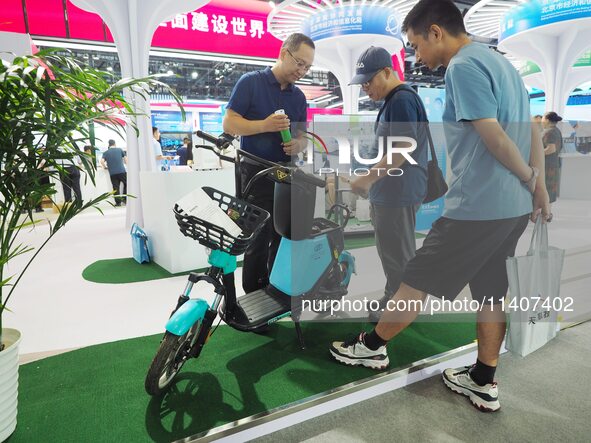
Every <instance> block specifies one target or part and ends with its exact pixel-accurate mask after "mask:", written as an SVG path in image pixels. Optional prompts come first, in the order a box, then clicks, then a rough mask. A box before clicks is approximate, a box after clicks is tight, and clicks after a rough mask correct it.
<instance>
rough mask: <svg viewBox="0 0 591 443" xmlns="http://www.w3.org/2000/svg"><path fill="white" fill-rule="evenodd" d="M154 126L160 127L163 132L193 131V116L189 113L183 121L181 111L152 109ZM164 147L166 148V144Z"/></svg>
mask: <svg viewBox="0 0 591 443" xmlns="http://www.w3.org/2000/svg"><path fill="white" fill-rule="evenodd" d="M152 126H156V127H157V128H158V129H160V133H161V134H164V133H166V132H186V133H191V132H192V124H191V116H190V115H189V114H188V113H187V115H186V118H185V120H184V121H183V118H182V115H181V113H180V111H152ZM181 140H182V139H181ZM162 147H163V148H164V145H163V146H162Z"/></svg>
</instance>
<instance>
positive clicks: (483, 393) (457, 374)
mask: <svg viewBox="0 0 591 443" xmlns="http://www.w3.org/2000/svg"><path fill="white" fill-rule="evenodd" d="M470 368H472V366H465V367H463V368H457V369H446V370H445V371H443V374H442V375H443V383H445V385H446V386H447V387H448V388H449V389H451V390H452V391H454V392H456V393H458V394H461V395H464V396H466V397H468V399H469V400H470V402H471V403H472V404H473V405H474V406H475V407H476V408H478V409H479V410H480V411H482V412H495V411H498V410H499V409H500V408H501V405H500V403H499V388H498V387H497V383H496V382H493V383H488V384H486V385H484V386H480V385H478V384H476V382H475V381H474V380H472V377H471V376H470Z"/></svg>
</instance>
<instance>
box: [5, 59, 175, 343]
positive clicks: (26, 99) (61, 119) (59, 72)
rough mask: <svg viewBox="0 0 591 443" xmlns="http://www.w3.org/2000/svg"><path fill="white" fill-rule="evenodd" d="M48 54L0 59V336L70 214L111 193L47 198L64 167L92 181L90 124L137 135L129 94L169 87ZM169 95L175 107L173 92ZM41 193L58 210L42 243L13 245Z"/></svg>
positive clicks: (145, 94) (153, 79)
mask: <svg viewBox="0 0 591 443" xmlns="http://www.w3.org/2000/svg"><path fill="white" fill-rule="evenodd" d="M53 52H54V51H52V50H46V51H42V52H40V53H38V54H36V55H34V56H27V57H17V58H15V59H14V60H13V61H12V62H10V63H9V62H6V61H2V65H1V66H0V192H1V195H2V197H1V200H0V331H1V328H2V313H3V311H4V310H5V309H6V304H7V302H8V300H9V299H10V296H11V295H12V293H13V291H14V288H15V287H16V284H17V283H18V282H19V280H20V279H21V277H22V275H23V273H24V272H25V271H26V269H27V268H28V267H29V265H30V263H31V262H32V261H33V260H34V258H35V257H36V256H37V254H38V253H39V251H40V250H41V248H42V247H43V246H44V245H45V244H46V243H47V241H48V240H49V239H50V238H51V237H52V236H53V235H54V234H55V233H56V232H57V231H59V229H61V228H62V227H63V226H64V225H65V224H66V223H67V222H68V221H70V220H71V219H72V218H73V217H75V216H76V215H77V214H79V213H80V212H82V211H83V210H85V209H87V208H90V207H95V208H97V209H98V206H97V205H98V204H99V203H100V202H102V201H105V200H106V199H107V198H109V196H110V195H111V193H105V194H102V195H100V196H98V197H97V198H95V199H93V200H88V201H84V202H80V201H74V202H72V203H69V204H66V205H64V206H63V207H58V206H57V205H55V201H54V200H53V199H54V197H55V195H56V192H57V191H56V189H55V184H54V182H59V175H60V172H62V171H64V168H66V167H69V166H72V165H74V166H75V167H77V168H78V169H80V171H82V172H84V173H86V176H87V178H88V179H90V180H91V181H92V183H93V184H94V180H95V174H96V166H95V163H94V161H93V159H92V156H91V155H90V154H87V153H84V152H83V150H82V148H83V146H84V145H86V144H88V140H89V138H90V134H89V124H90V123H94V124H95V125H102V126H109V127H111V128H114V129H115V130H116V131H117V132H119V133H120V134H123V133H124V121H125V122H126V123H127V124H129V125H131V127H132V128H134V129H135V130H136V133H137V128H136V126H135V125H134V122H135V118H136V117H137V116H139V115H140V114H138V113H137V112H136V111H135V110H134V108H133V107H132V106H131V105H130V104H129V102H128V101H129V100H128V97H132V95H131V94H130V93H131V92H135V93H136V94H139V95H140V96H141V97H143V98H144V99H145V100H146V101H147V102H149V90H150V88H154V87H164V88H166V89H167V88H168V87H167V86H166V85H165V84H163V83H162V82H160V81H158V80H157V76H150V77H146V78H141V79H121V80H119V81H116V82H114V79H113V77H112V75H111V74H109V73H107V72H102V71H98V70H96V69H93V68H89V67H87V66H84V65H81V64H79V63H78V62H76V61H75V60H74V59H72V58H70V57H64V56H58V55H55V54H54V53H53ZM169 92H170V93H171V94H172V95H173V96H174V97H175V99H176V100H177V102H179V104H180V99H179V98H178V97H177V96H176V94H174V92H172V91H169ZM181 109H182V107H181ZM183 113H184V112H183ZM48 176H49V177H53V178H54V180H50V183H48V184H43V180H42V179H43V178H45V177H48ZM43 196H48V197H49V198H50V200H51V201H52V202H53V204H54V205H55V206H56V207H57V208H58V210H59V216H58V218H57V220H55V222H54V223H53V224H50V225H49V232H48V236H47V239H46V240H45V242H44V243H43V244H42V245H41V247H39V248H37V249H36V250H35V249H34V248H32V247H30V246H28V245H25V244H21V243H18V234H19V232H20V231H21V230H22V229H23V228H25V227H27V226H30V225H32V224H34V223H35V222H34V221H33V218H32V210H33V208H35V207H36V206H37V205H38V204H39V203H40V202H41V199H42V198H43ZM99 210H100V209H99ZM23 212H24V213H26V215H23ZM23 254H28V255H29V256H30V257H29V260H28V261H27V263H26V266H25V267H24V269H22V271H20V272H19V273H18V274H16V275H8V276H7V275H5V271H6V265H7V264H8V263H9V262H10V261H11V260H12V259H14V258H15V257H18V256H20V255H23ZM0 338H1V336H0Z"/></svg>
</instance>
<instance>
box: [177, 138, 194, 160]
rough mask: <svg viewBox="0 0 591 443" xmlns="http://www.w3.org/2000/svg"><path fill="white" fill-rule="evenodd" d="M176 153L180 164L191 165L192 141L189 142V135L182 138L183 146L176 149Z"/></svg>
mask: <svg viewBox="0 0 591 443" xmlns="http://www.w3.org/2000/svg"><path fill="white" fill-rule="evenodd" d="M176 155H178V156H179V165H180V166H186V165H188V166H192V165H193V143H191V140H189V137H185V138H184V139H183V146H181V147H180V148H178V149H177V151H176Z"/></svg>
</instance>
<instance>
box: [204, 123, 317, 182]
mask: <svg viewBox="0 0 591 443" xmlns="http://www.w3.org/2000/svg"><path fill="white" fill-rule="evenodd" d="M195 134H196V135H197V136H198V137H201V138H202V139H203V140H206V141H208V142H210V143H211V144H213V145H214V146H215V147H217V148H218V149H225V148H227V147H228V146H230V144H231V143H232V141H233V140H234V139H235V137H233V136H231V135H229V134H226V133H223V134H222V135H220V136H219V137H216V136H214V135H211V134H208V133H206V132H203V131H201V130H198V131H195ZM197 147H200V148H205V149H209V150H210V151H212V152H213V153H215V154H216V155H217V156H218V157H219V158H221V159H222V160H225V161H229V162H232V163H236V159H234V158H231V157H227V156H224V155H223V154H222V153H221V152H219V151H218V150H217V149H215V148H214V147H213V146H207V145H198V146H197ZM236 153H237V154H238V156H237V158H239V157H246V158H248V159H249V160H251V161H252V162H254V163H256V164H259V165H260V166H262V167H264V168H268V169H269V170H270V171H269V172H271V173H272V175H273V176H274V177H275V179H276V180H278V181H284V182H287V181H291V179H295V180H296V181H301V182H306V183H309V184H311V185H313V186H316V187H319V188H324V187H325V186H326V182H325V181H324V180H322V179H320V178H318V177H314V176H313V175H310V174H306V173H305V172H304V171H302V170H300V169H297V168H290V167H288V166H285V165H282V164H280V163H275V162H272V161H270V160H266V159H264V158H261V157H258V156H256V155H254V154H251V153H250V152H246V151H243V150H242V149H236ZM278 176H282V177H284V178H283V179H278Z"/></svg>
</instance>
